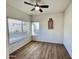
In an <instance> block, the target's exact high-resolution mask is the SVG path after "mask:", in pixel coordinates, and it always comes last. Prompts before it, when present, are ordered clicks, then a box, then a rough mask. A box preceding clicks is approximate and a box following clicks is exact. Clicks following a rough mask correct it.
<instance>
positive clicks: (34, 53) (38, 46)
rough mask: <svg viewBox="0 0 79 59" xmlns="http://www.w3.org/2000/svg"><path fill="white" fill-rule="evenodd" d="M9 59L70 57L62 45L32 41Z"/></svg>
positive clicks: (56, 58)
mask: <svg viewBox="0 0 79 59" xmlns="http://www.w3.org/2000/svg"><path fill="white" fill-rule="evenodd" d="M10 59H71V57H70V56H69V54H68V52H67V51H66V49H65V47H64V46H63V45H60V44H52V43H44V42H35V41H32V42H30V43H28V44H27V45H25V46H23V47H22V48H20V49H18V50H17V51H15V52H14V53H12V54H10Z"/></svg>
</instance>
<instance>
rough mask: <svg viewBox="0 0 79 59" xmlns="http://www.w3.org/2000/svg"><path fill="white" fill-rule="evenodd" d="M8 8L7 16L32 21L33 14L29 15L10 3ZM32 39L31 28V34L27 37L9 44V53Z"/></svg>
mask: <svg viewBox="0 0 79 59" xmlns="http://www.w3.org/2000/svg"><path fill="white" fill-rule="evenodd" d="M6 8H7V10H6V12H7V17H11V18H17V19H20V20H25V21H31V16H30V15H27V14H25V13H23V12H21V11H20V10H17V9H15V8H13V7H11V6H9V5H7V6H6ZM30 25H31V24H30ZM30 28H31V27H30ZM7 40H8V39H7ZM30 41H31V29H30V33H29V35H28V37H27V38H26V39H23V40H21V41H18V42H16V43H13V44H8V46H9V53H12V52H14V51H15V50H17V49H19V48H20V47H22V46H23V45H25V44H26V43H28V42H30Z"/></svg>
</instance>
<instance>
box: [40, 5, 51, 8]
mask: <svg viewBox="0 0 79 59" xmlns="http://www.w3.org/2000/svg"><path fill="white" fill-rule="evenodd" d="M40 7H41V8H48V7H49V6H48V5H40Z"/></svg>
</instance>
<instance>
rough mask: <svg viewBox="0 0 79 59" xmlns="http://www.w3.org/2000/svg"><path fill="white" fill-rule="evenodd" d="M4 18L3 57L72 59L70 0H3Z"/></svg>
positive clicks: (9, 58)
mask: <svg viewBox="0 0 79 59" xmlns="http://www.w3.org/2000/svg"><path fill="white" fill-rule="evenodd" d="M6 17H7V18H6V19H7V21H6V22H7V23H6V24H7V40H6V42H7V45H6V46H7V59H72V0H6ZM8 55H9V57H8Z"/></svg>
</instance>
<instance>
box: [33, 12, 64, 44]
mask: <svg viewBox="0 0 79 59" xmlns="http://www.w3.org/2000/svg"><path fill="white" fill-rule="evenodd" d="M49 18H52V19H53V20H54V29H52V30H48V20H49ZM32 21H39V22H40V30H39V33H38V35H37V36H36V37H33V40H36V41H44V42H51V43H59V44H62V43H63V39H64V37H63V31H64V30H63V29H64V27H63V25H64V24H63V13H57V14H44V15H35V16H32Z"/></svg>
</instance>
